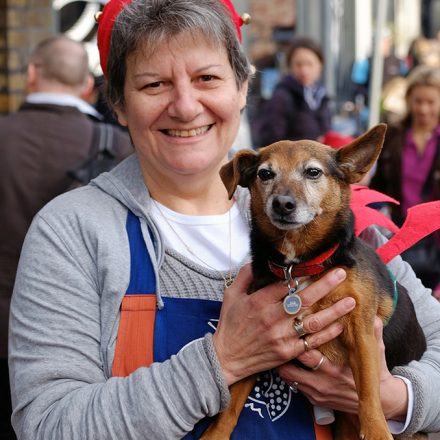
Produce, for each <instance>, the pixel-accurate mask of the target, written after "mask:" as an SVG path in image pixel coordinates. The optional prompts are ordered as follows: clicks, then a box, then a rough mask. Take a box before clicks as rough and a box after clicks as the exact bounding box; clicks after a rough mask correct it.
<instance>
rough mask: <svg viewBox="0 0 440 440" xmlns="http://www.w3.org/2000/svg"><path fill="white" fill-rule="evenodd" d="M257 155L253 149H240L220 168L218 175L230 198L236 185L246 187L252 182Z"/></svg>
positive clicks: (257, 159)
mask: <svg viewBox="0 0 440 440" xmlns="http://www.w3.org/2000/svg"><path fill="white" fill-rule="evenodd" d="M259 157H260V156H259V155H258V154H257V153H256V152H255V151H253V150H240V151H238V152H237V153H236V154H235V156H234V157H233V158H232V160H230V161H229V162H228V163H227V164H226V165H223V166H222V167H221V169H220V177H221V178H222V181H223V183H224V185H225V187H226V189H227V190H228V195H229V198H230V199H232V196H233V195H234V192H235V189H236V188H237V185H240V186H243V187H245V188H246V187H248V186H249V185H250V183H251V182H252V179H253V176H254V174H255V170H256V166H257V164H258V161H259Z"/></svg>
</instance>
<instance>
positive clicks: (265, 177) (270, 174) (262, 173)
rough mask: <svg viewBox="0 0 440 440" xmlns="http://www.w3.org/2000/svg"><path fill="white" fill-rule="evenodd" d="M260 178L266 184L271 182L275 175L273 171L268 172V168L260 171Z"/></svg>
mask: <svg viewBox="0 0 440 440" xmlns="http://www.w3.org/2000/svg"><path fill="white" fill-rule="evenodd" d="M258 177H259V178H260V179H261V180H262V181H263V182H266V181H267V180H271V179H273V178H274V177H275V173H274V172H273V171H271V170H268V169H266V168H262V169H261V170H259V171H258Z"/></svg>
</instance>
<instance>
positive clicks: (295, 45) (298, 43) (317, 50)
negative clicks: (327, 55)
mask: <svg viewBox="0 0 440 440" xmlns="http://www.w3.org/2000/svg"><path fill="white" fill-rule="evenodd" d="M297 49H308V50H310V51H311V52H313V53H314V54H315V55H316V56H317V57H318V59H319V61H320V62H321V64H322V65H324V53H323V52H322V48H321V46H320V45H319V43H318V42H317V41H315V40H313V39H312V38H308V37H298V38H295V39H294V40H293V41H292V43H291V44H290V46H289V48H288V50H287V58H286V59H287V65H290V62H291V61H292V58H293V56H294V55H295V52H296V51H297Z"/></svg>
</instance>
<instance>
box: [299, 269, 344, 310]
mask: <svg viewBox="0 0 440 440" xmlns="http://www.w3.org/2000/svg"><path fill="white" fill-rule="evenodd" d="M345 277H346V273H345V270H343V269H341V268H336V269H334V270H331V271H329V272H328V273H326V274H325V275H324V276H323V277H321V278H320V279H319V280H317V281H315V282H313V283H312V284H310V286H308V287H306V288H305V289H304V290H302V291H301V292H300V294H301V299H302V303H303V307H310V306H311V305H313V304H315V303H316V302H317V301H319V300H320V299H321V298H324V296H326V295H327V294H328V293H329V292H331V291H332V290H333V289H334V288H335V287H337V286H338V285H339V284H340V283H342V281H344V280H345Z"/></svg>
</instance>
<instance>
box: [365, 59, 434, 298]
mask: <svg viewBox="0 0 440 440" xmlns="http://www.w3.org/2000/svg"><path fill="white" fill-rule="evenodd" d="M405 98H406V106H407V114H406V115H405V117H404V118H403V119H402V120H401V121H400V122H399V123H397V124H394V125H390V126H389V127H388V130H387V133H386V138H385V142H384V147H383V151H382V154H381V156H380V157H379V160H378V163H377V169H376V173H375V175H374V176H373V178H372V181H371V185H370V186H371V187H372V188H374V189H377V190H379V191H381V192H384V193H386V194H388V195H390V196H392V197H394V198H395V199H397V200H398V201H400V205H394V204H393V205H392V207H390V209H391V217H392V219H393V220H394V222H395V223H396V224H398V225H401V224H402V223H403V221H404V219H405V217H406V213H407V210H408V208H411V207H412V206H414V205H416V204H418V203H422V202H428V201H432V200H438V199H440V122H439V121H440V69H436V68H432V67H429V66H418V67H416V68H415V69H414V70H413V71H412V72H411V74H410V75H409V77H408V79H407V89H406V94H405ZM433 235H434V240H433V239H432V237H430V236H429V237H427V238H425V239H424V240H421V241H420V242H419V243H418V244H416V245H414V246H413V247H412V248H411V249H409V250H408V251H406V252H405V253H403V254H402V257H403V258H404V259H406V260H407V261H408V262H410V263H411V265H412V267H413V269H414V271H415V272H416V274H417V275H418V277H419V278H420V279H421V280H422V282H423V284H424V285H425V286H427V287H430V288H432V289H434V295H436V296H437V297H438V296H439V295H440V285H439V283H440V236H439V234H438V233H435V234H433Z"/></svg>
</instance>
